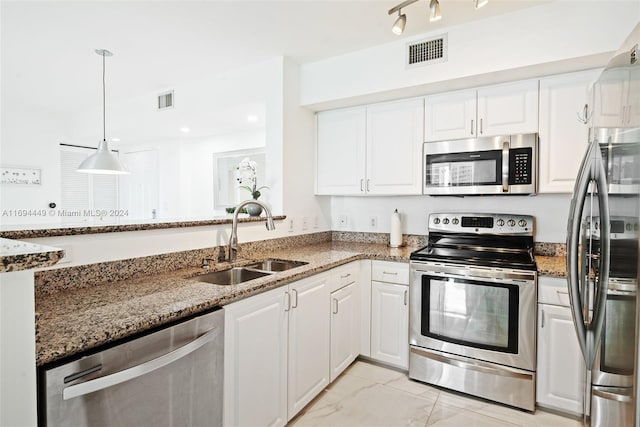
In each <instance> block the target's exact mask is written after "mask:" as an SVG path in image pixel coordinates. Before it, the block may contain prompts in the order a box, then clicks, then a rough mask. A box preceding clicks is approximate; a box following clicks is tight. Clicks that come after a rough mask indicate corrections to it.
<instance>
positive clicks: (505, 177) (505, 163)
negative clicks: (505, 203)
mask: <svg viewBox="0 0 640 427" xmlns="http://www.w3.org/2000/svg"><path fill="white" fill-rule="evenodd" d="M502 192H503V193H508V192H509V141H504V142H503V143H502Z"/></svg>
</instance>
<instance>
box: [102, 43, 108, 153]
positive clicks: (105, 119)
mask: <svg viewBox="0 0 640 427" xmlns="http://www.w3.org/2000/svg"><path fill="white" fill-rule="evenodd" d="M104 62H105V52H102V140H103V141H106V140H107V125H106V121H107V114H106V101H105V93H106V90H105V77H104V74H105V72H104Z"/></svg>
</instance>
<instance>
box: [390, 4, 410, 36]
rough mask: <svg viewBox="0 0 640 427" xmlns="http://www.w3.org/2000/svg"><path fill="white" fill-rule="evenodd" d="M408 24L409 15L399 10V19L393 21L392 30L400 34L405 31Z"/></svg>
mask: <svg viewBox="0 0 640 427" xmlns="http://www.w3.org/2000/svg"><path fill="white" fill-rule="evenodd" d="M406 24H407V15H405V14H404V13H402V11H401V10H398V19H396V22H394V23H393V28H391V31H393V34H397V35H400V34H402V33H404V26H405V25H406Z"/></svg>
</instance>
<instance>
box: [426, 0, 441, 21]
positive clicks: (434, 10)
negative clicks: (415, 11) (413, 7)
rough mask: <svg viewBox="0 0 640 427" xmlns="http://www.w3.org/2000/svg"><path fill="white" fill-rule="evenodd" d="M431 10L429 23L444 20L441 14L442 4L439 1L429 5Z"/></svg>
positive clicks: (432, 1)
mask: <svg viewBox="0 0 640 427" xmlns="http://www.w3.org/2000/svg"><path fill="white" fill-rule="evenodd" d="M429 10H430V13H429V21H431V22H434V21H439V20H440V19H442V15H441V14H440V2H438V0H431V3H429Z"/></svg>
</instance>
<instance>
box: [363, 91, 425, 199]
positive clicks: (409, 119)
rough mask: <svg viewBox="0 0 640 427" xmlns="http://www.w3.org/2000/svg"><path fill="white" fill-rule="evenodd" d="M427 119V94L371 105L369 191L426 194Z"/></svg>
mask: <svg viewBox="0 0 640 427" xmlns="http://www.w3.org/2000/svg"><path fill="white" fill-rule="evenodd" d="M423 122H424V100H423V98H420V99H410V100H407V101H398V102H387V103H384V104H376V105H372V106H369V107H367V164H366V168H367V180H366V182H365V187H366V191H367V193H368V194H372V195H406V194H422V156H421V153H422V143H423V135H422V132H423Z"/></svg>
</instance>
